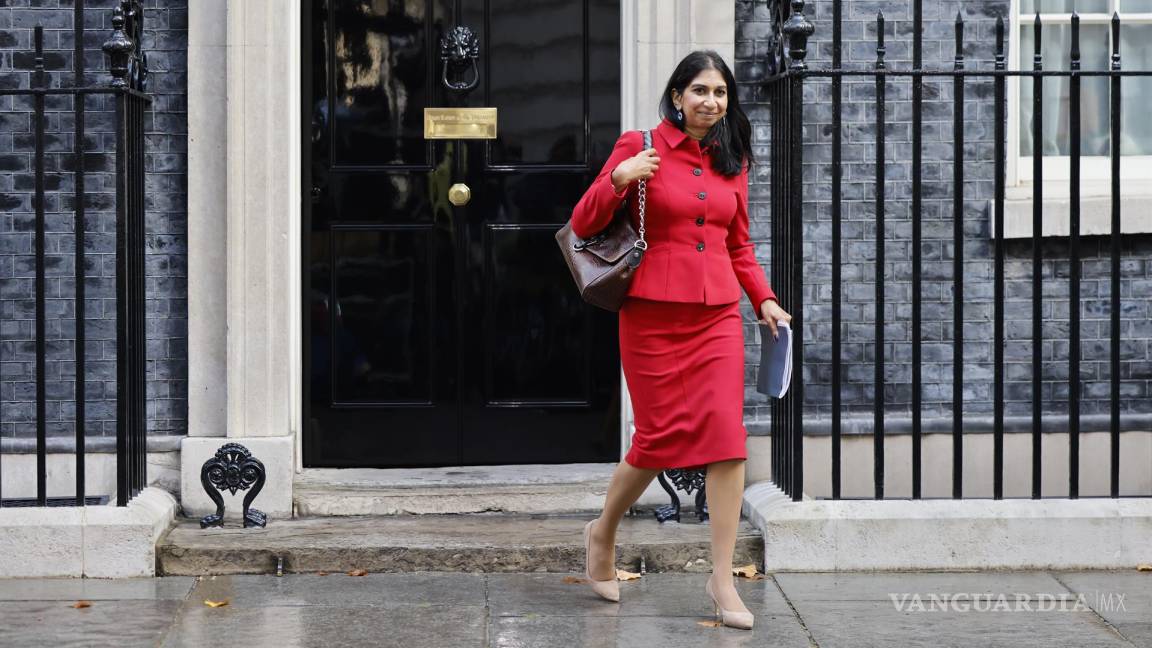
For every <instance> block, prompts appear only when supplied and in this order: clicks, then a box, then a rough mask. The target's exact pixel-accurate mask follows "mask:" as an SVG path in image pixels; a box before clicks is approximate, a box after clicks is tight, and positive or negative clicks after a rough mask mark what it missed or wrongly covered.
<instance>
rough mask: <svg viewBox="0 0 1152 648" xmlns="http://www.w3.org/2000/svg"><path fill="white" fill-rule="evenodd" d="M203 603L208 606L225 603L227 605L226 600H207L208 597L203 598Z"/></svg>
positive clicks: (222, 605)
mask: <svg viewBox="0 0 1152 648" xmlns="http://www.w3.org/2000/svg"><path fill="white" fill-rule="evenodd" d="M204 605H207V606H208V607H210V608H218V607H224V606H225V605H228V600H227V599H225V600H223V601H209V600H208V599H204Z"/></svg>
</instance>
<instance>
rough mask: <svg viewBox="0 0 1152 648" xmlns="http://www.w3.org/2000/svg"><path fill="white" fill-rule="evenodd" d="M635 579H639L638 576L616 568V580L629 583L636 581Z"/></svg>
mask: <svg viewBox="0 0 1152 648" xmlns="http://www.w3.org/2000/svg"><path fill="white" fill-rule="evenodd" d="M637 578H640V574H634V573H632V572H630V571H624V570H623V569H620V568H616V580H622V581H630V580H636V579H637Z"/></svg>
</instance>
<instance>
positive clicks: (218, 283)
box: [181, 0, 736, 519]
mask: <svg viewBox="0 0 1152 648" xmlns="http://www.w3.org/2000/svg"><path fill="white" fill-rule="evenodd" d="M303 1H306V0H243V2H236V1H233V2H228V1H227V0H196V2H192V3H189V7H188V13H189V20H188V25H189V26H188V30H189V34H188V216H189V217H188V314H189V317H188V374H189V375H188V419H189V420H188V428H189V436H188V437H187V438H186V439H184V441H183V443H182V446H181V495H182V502H183V505H184V507H185V510H186V512H187V513H188V514H190V515H202V514H204V513H207V512H209V510H210V509H211V502H210V501H209V500H208V498H207V496H206V495H205V494H204V492H203V489H202V488H201V486H200V477H199V470H200V466H201V465H202V464H203V463H204V461H205V460H206V459H207V458H208V457H209V456H211V455H212V454H213V453H214V452H215V451H216V449H217V448H218V447H219V446H220V445H221V444H222V443H223V440H222V439H221V437H227V438H228V440H234V441H237V442H240V443H243V444H244V445H246V446H248V447H249V449H251V450H252V451H253V454H255V455H256V456H257V457H258V458H260V459H261V460H262V461H263V462H264V464H265V466H266V467H267V468H268V481H267V483H266V485H265V486H264V490H263V491H262V492H261V493H260V496H259V497H258V499H257V501H256V503H255V504H254V505H255V506H257V507H258V508H260V509H261V510H263V511H265V512H267V513H269V514H271V515H273V516H275V515H286V514H290V513H291V510H292V475H293V473H294V472H295V471H299V470H301V469H302V463H301V461H302V454H301V451H300V447H301V445H300V444H301V435H300V431H301V429H302V421H301V412H302V409H301V405H302V403H301V379H302V376H301V371H302V368H301V367H302V341H301V317H302V315H301V310H300V309H301V299H300V295H301V283H300V282H301V268H300V248H301V244H302V242H301V225H300V222H301V221H300V217H301V197H302V194H301V173H300V160H301V144H302V140H301V122H300V119H301V110H300V106H301V97H300V91H301V90H300V76H301V75H300V63H299V59H300V38H301V34H300V12H301V2H303ZM735 30H736V24H735V2H734V1H730V2H722V1H717V0H623V1H622V3H621V66H622V67H621V84H622V87H621V125H622V128H624V129H632V128H639V127H652V126H655V125H656V123H657V122H658V119H659V116H658V114H657V108H656V106H657V100H658V98H659V96H660V93H661V91H662V90H663V86H664V83H665V82H666V80H667V78H668V76H669V74H670V73H671V72H672V69H673V68H674V67H675V65H676V63H677V62H678V61H679V60H680V58H682V57H683V56H684V55H685V54H687V53H688V52H689V51H691V50H693V49H703V48H708V49H715V50H717V51H718V52H720V54H721V55H723V56H724V58H725V60H727V61H729V62H730V64H731V62H732V57H733V54H734V50H735V45H734V40H735ZM620 380H621V384H622V386H624V379H623V374H621V379H620ZM623 388H624V397H623V398H621V402H622V416H621V421H622V425H621V440H622V443H621V447H622V453H623V452H624V451H626V450H627V446H628V441H629V438H630V429H631V408H630V407H629V405H630V401H629V399H628V398H627V390H626V386H624V387H623ZM621 456H623V454H622V455H621ZM242 495H243V493H238V494H237V496H236V497H235V498H229V497H228V496H227V495H226V496H225V500H226V503H227V504H228V513H229V517H232V515H233V514H235V513H238V509H239V506H238V504H239V500H240V498H241V496H242ZM233 519H234V518H233Z"/></svg>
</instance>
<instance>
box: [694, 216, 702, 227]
mask: <svg viewBox="0 0 1152 648" xmlns="http://www.w3.org/2000/svg"><path fill="white" fill-rule="evenodd" d="M696 224H697V225H700V226H703V225H704V217H703V216H700V217H698V218H697V219H696Z"/></svg>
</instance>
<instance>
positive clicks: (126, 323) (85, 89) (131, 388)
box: [0, 0, 152, 506]
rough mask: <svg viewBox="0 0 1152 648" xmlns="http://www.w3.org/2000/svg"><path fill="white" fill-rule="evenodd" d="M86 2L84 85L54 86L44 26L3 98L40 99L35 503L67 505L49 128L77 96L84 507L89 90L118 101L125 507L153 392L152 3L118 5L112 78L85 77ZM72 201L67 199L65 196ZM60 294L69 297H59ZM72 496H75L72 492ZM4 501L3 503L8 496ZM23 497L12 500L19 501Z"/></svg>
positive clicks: (129, 0) (78, 500) (139, 480)
mask: <svg viewBox="0 0 1152 648" xmlns="http://www.w3.org/2000/svg"><path fill="white" fill-rule="evenodd" d="M84 23H85V20H84V2H83V0H75V5H74V27H73V29H74V42H75V51H74V59H73V60H74V68H73V72H74V84H73V87H67V88H64V87H50V83H49V81H48V77H47V74H46V72H45V65H44V30H43V27H42V26H40V25H37V26H36V27H35V30H34V47H35V63H34V67H33V71H32V75H31V82H30V87H29V88H21V89H0V96H4V97H14V98H27V99H28V100H30V102H31V105H32V114H31V119H32V130H33V141H34V151H33V154H32V162H33V169H32V176H33V183H32V184H33V192H34V194H33V197H32V208H33V210H34V212H35V232H34V244H33V251H34V254H35V279H34V293H35V294H34V299H35V324H34V329H35V374H36V377H35V401H36V402H35V418H36V498H35V504H36V505H38V506H47V505H49V504H50V503H51V504H54V505H59V504H60V498H59V497H52V498H50V497H49V496H48V492H47V491H48V487H47V475H48V467H47V455H48V417H47V402H48V394H47V389H46V381H47V371H46V369H47V359H46V358H47V354H46V330H45V328H46V321H47V314H46V309H45V305H46V299H47V298H48V295H47V291H46V285H45V256H46V252H47V246H46V241H45V178H46V174H45V162H46V155H45V128H46V123H47V122H48V119H49V117H50V115H49V114H46V110H45V103H46V102H49V101H51V102H53V103H55V102H56V100H59V101H60V102H65V101H67V100H69V99H70V101H71V104H72V115H73V118H74V123H75V126H74V131H73V133H72V135H73V138H72V139H73V142H74V146H73V151H72V164H73V165H74V189H75V196H74V200H73V205H74V207H73V216H74V224H75V229H74V232H75V250H74V258H75V293H74V295H73V296H72V299H73V301H74V304H75V327H76V328H75V395H74V399H75V444H76V447H75V477H76V487H75V488H76V491H75V498H74V500H73V502H74V505H76V506H83V505H85V503H89V502H91V500H92V498H90V497H88V498H86V496H85V470H84V468H85V436H86V425H85V420H86V407H85V404H86V384H85V382H86V381H85V352H86V321H85V280H86V278H87V277H86V272H85V244H86V240H85V239H86V236H85V232H86V228H85V225H86V213H85V212H86V209H85V207H86V205H85V198H86V191H85V171H86V167H87V166H88V164H86V155H90V154H94V153H97V152H99V153H103V151H97V152H93V151H88V150H86V145H85V117H86V114H85V98H87V97H92V96H107V97H110V98H111V102H112V104H114V106H113V107H112V109H111V110H110V111H109V112H112V110H114V128H115V152H114V155H115V176H114V177H115V218H116V224H115V258H116V264H115V265H116V502H117V504H118V505H120V506H124V505H126V504H127V503H128V501H129V500H130V499H131V498H132V497H134V496H135V495H136V494H137V493H139V492H140V490H141V489H143V488H144V486H145V484H146V462H145V457H146V454H145V452H146V448H145V442H146V437H145V434H146V408H145V406H146V400H145V329H144V317H145V293H144V274H145V268H144V208H145V205H144V172H145V170H144V134H145V133H144V123H145V121H144V120H145V113H146V112H147V111H148V109H149V107H150V105H151V103H152V99H151V97H150V96H149V95H147V94H145V85H146V79H147V74H148V69H147V59H146V56H145V54H144V53H143V50H142V49H141V47H140V42H141V37H142V34H143V8H142V7H141V5H140V3H139V2H138V1H136V0H121V2H120V3H119V6H117V7H115V8H114V9H113V17H112V25H113V32H112V35H111V37H110V38H109V39H108V40H107V41H106V42H105V43H104V45H103V48H102V49H103V50H104V52H105V53H107V54H108V57H109V60H110V72H111V76H112V79H111V82H110V83H109V84H108V85H105V86H86V85H84V73H85V69H84V49H83V47H84V42H85V39H84ZM60 202H61V204H63V201H60ZM52 297H53V298H59V297H60V295H53V296H52ZM69 499H71V498H69ZM3 502H4V501H3V500H2V499H0V505H4V504H3ZM14 502H15V500H12V501H10V504H11V503H14Z"/></svg>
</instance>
